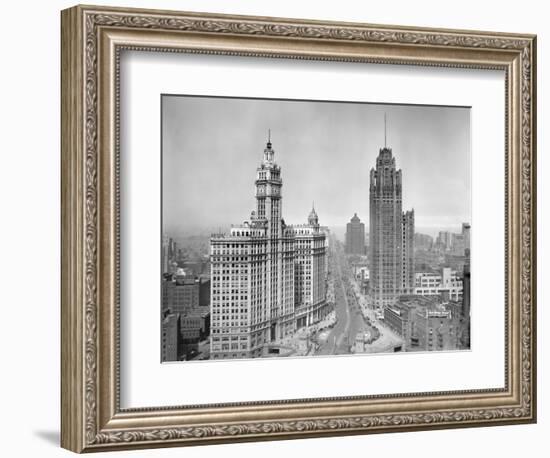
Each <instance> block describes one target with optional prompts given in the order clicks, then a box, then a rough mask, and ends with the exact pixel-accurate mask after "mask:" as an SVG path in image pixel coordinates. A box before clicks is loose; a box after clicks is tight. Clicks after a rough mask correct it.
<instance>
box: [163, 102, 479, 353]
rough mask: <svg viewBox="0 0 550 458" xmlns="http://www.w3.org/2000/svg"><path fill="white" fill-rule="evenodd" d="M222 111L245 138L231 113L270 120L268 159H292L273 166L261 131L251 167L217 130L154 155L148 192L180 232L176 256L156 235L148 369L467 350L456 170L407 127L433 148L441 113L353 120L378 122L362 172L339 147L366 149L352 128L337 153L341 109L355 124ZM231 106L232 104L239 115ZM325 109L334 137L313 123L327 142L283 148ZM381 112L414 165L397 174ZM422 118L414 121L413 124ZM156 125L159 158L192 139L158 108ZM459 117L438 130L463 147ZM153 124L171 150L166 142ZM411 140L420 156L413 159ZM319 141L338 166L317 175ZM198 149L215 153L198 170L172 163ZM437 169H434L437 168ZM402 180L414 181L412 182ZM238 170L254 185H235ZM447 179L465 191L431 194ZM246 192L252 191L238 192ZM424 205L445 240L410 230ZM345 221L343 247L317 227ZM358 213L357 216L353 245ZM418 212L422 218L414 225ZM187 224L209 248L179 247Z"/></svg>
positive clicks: (465, 130)
mask: <svg viewBox="0 0 550 458" xmlns="http://www.w3.org/2000/svg"><path fill="white" fill-rule="evenodd" d="M193 100H194V101H196V100H197V99H193ZM228 100H229V102H231V103H229V105H227V104H225V105H223V108H224V109H227V107H228V106H231V107H232V108H233V109H234V110H235V111H234V113H233V118H234V119H237V120H238V121H239V122H240V123H241V124H247V122H244V120H245V119H246V116H245V115H244V114H243V112H244V111H246V109H249V110H248V112H249V114H250V113H253V112H254V109H258V108H259V107H261V108H262V111H261V112H262V113H264V112H266V111H267V112H271V110H272V109H274V111H276V112H277V113H278V116H279V118H284V120H285V121H284V122H285V123H287V124H288V128H289V129H290V131H289V133H288V138H287V137H282V138H281V144H283V145H286V147H287V148H288V149H290V151H291V152H292V151H293V149H292V148H293V146H294V147H295V149H294V151H295V153H296V154H294V155H290V154H288V152H287V154H286V155H281V156H282V157H280V155H279V154H278V153H276V152H277V151H279V149H278V148H279V147H278V143H277V142H276V141H275V140H274V139H273V138H272V135H271V128H270V127H271V125H270V126H269V128H268V129H267V135H266V138H265V140H264V141H265V143H263V145H265V146H264V147H263V153H262V155H261V160H260V161H258V160H257V156H258V154H246V151H243V150H242V149H243V148H244V146H243V145H246V143H247V142H248V141H249V140H250V139H249V136H248V129H247V128H246V127H245V126H244V125H243V126H242V128H241V130H239V129H238V128H237V127H234V128H233V130H231V129H230V128H229V126H228V125H224V126H223V127H224V128H223V129H222V131H220V132H217V133H212V131H211V125H210V124H208V123H207V121H206V120H205V119H203V118H202V117H201V116H200V115H198V116H197V118H198V119H199V120H200V123H202V127H203V129H199V130H198V131H197V132H198V134H197V136H196V138H195V139H192V138H191V139H187V146H185V145H183V146H182V145H180V146H179V147H178V148H175V147H174V146H175V144H174V145H171V146H169V147H168V150H170V152H169V153H168V154H166V155H165V152H166V150H165V149H164V148H163V150H162V154H163V177H164V178H166V179H167V182H168V183H166V181H165V182H163V211H164V212H165V214H166V216H167V219H168V221H180V222H181V223H182V224H181V225H182V226H183V227H187V230H188V231H189V235H188V237H187V238H185V237H184V240H183V243H182V244H181V246H180V245H179V244H178V242H177V241H176V240H175V239H173V238H172V237H170V236H168V235H167V232H169V230H170V229H169V227H166V226H169V224H167V223H166V220H163V234H164V235H163V240H162V250H161V261H162V262H161V264H162V276H161V283H162V288H161V291H162V299H161V302H162V307H161V327H162V333H161V336H162V337H161V361H184V360H205V359H211V360H217V359H243V358H244V359H250V358H272V357H292V356H319V355H341V354H354V353H380V352H401V351H444V350H459V349H468V348H469V346H470V343H469V341H470V331H469V329H470V316H469V314H470V302H469V301H470V297H469V291H470V286H469V262H470V237H471V232H470V230H471V222H470V219H471V218H470V215H469V212H470V200H469V199H470V191H469V172H470V170H469V165H470V164H469V160H470V156H469V154H467V155H462V156H461V155H460V154H459V153H455V154H451V156H450V157H452V159H453V160H449V158H448V157H445V154H441V150H442V149H441V148H438V149H434V148H433V142H429V141H428V142H426V141H425V135H427V133H426V132H424V131H423V130H422V128H418V125H419V123H418V122H415V121H416V120H417V118H421V119H422V120H423V121H424V122H426V119H427V120H428V121H427V122H428V123H431V132H432V137H434V136H435V137H437V136H438V135H436V134H433V133H434V132H435V133H438V134H440V133H441V132H440V128H441V126H440V125H438V123H436V122H434V120H433V119H432V118H433V115H434V110H436V111H439V110H441V107H438V108H437V109H436V108H434V107H402V106H401V107H396V106H392V107H387V106H367V108H369V115H373V116H374V112H375V111H377V110H378V111H382V109H383V114H382V119H383V124H382V139H380V141H379V144H378V145H377V147H376V148H375V151H377V154H376V155H375V157H374V159H373V160H372V162H371V163H370V164H368V167H364V168H363V165H367V164H363V163H362V161H363V159H364V157H365V156H367V157H371V156H372V154H371V153H370V152H369V153H367V152H365V151H363V152H361V151H359V150H357V151H355V153H354V154H355V156H354V154H348V153H349V152H350V151H349V149H348V148H352V149H353V148H354V147H355V146H356V145H357V144H361V145H362V146H364V147H365V143H366V142H368V141H369V140H367V139H365V135H364V133H365V132H364V130H360V131H357V130H356V126H355V127H354V128H352V129H351V130H350V132H349V133H348V135H349V138H347V137H346V139H347V140H346V141H345V142H344V143H343V144H341V143H339V142H340V141H342V140H343V138H342V135H343V132H345V131H346V129H343V128H342V126H345V127H346V128H349V126H348V124H349V122H352V121H353V122H356V123H357V122H360V121H361V120H360V119H359V120H358V119H356V118H348V116H349V109H350V107H352V108H355V109H357V106H358V104H352V105H350V104H330V105H327V104H326V103H314V102H308V103H307V104H306V102H300V103H298V102H288V101H277V104H278V105H277V104H276V105H273V101H265V100H261V101H259V100H255V99H252V100H234V99H224V100H223V101H224V102H227V101H228ZM200 101H201V102H205V103H204V104H202V103H200V104H199V105H200V106H201V107H202V108H203V109H204V108H205V107H206V108H208V109H210V110H212V111H211V113H210V117H209V121H211V122H212V119H213V118H215V122H214V123H213V125H218V124H220V118H223V117H224V116H223V115H220V112H219V111H216V110H214V107H213V106H212V105H211V102H212V99H204V98H200ZM219 101H220V100H218V99H216V102H219ZM234 102H239V103H241V102H242V106H241V107H240V108H242V110H241V111H238V110H237V108H238V107H237V106H236V105H235V103H234ZM260 102H261V103H260ZM267 102H269V103H267ZM266 103H267V104H266ZM258 104H259V105H258ZM312 107H313V108H312ZM319 107H321V108H319ZM327 107H329V108H331V110H333V111H331V112H330V114H331V116H332V117H333V119H332V121H334V124H335V125H336V127H334V126H329V125H326V126H325V125H324V124H323V122H318V123H317V127H319V126H321V127H326V129H327V132H323V133H319V132H318V133H317V134H318V135H322V134H324V137H323V138H321V139H319V138H317V137H315V136H313V137H312V136H311V133H309V135H308V137H309V140H308V141H307V142H306V139H304V142H303V144H302V148H301V149H300V148H298V147H296V145H294V143H293V142H292V141H291V140H292V139H294V140H296V138H297V137H296V132H301V131H302V129H303V128H305V127H308V126H310V124H311V117H312V116H317V118H318V117H319V115H320V114H321V115H322V114H323V111H324V109H326V108H327ZM187 108H189V107H187ZM217 108H220V106H218V107H217ZM251 108H252V109H251ZM306 108H307V109H306ZM361 108H362V109H364V108H365V106H364V105H361ZM411 109H412V112H411ZM444 109H445V110H448V107H444ZM243 110H244V111H243ZM288 110H290V112H289V111H288ZM296 110H297V112H299V113H300V114H301V115H302V116H303V120H302V125H301V126H300V125H298V124H296V123H298V120H297V119H295V116H296V113H297V112H296ZM390 110H393V116H395V117H396V118H398V119H399V117H400V116H403V117H405V118H407V119H408V123H407V127H404V126H401V128H400V129H399V135H395V137H397V138H399V139H401V140H400V141H401V142H405V140H407V141H406V144H407V145H408V147H409V148H412V150H411V151H412V152H413V153H414V154H415V157H416V161H409V162H408V169H407V168H405V165H404V163H405V164H407V160H405V161H402V160H401V158H402V155H401V152H400V151H398V150H397V151H396V150H395V149H394V147H392V146H391V145H392V143H391V142H390V141H389V139H388V137H389V135H388V134H389V128H388V123H387V118H388V111H390ZM417 110H420V111H421V113H420V112H416V111H417ZM426 110H427V113H428V115H422V113H424V114H425V112H426ZM461 110H462V109H461ZM168 111H169V110H168ZM352 111H353V110H352ZM453 113H454V112H453ZM363 114H365V113H363ZM437 114H438V115H439V118H441V117H445V116H443V115H442V113H437ZM463 114H464V113H462V115H463ZM164 115H166V116H167V119H166V120H165V122H163V146H164V145H166V144H167V142H168V143H170V141H172V142H174V141H176V140H177V138H178V135H182V130H183V131H187V130H189V129H190V126H192V125H193V122H192V120H191V118H189V117H187V118H186V120H187V121H188V122H185V123H184V124H183V125H184V126H185V129H179V128H178V127H181V126H182V124H181V123H182V121H185V119H184V120H182V119H178V120H177V121H175V120H174V116H173V113H172V114H170V113H169V112H168V113H166V112H165V110H164V108H163V116H164ZM468 116H469V113H468ZM268 117H269V116H268ZM460 117H461V116H459V118H460ZM175 118H177V116H176V117H175ZM264 118H266V117H265V116H264ZM462 118H463V119H462V121H463V123H462V124H461V123H460V122H458V123H455V124H454V125H453V129H454V130H455V131H459V132H461V134H460V137H461V138H463V139H464V138H467V137H469V126H468V125H465V124H464V116H462ZM255 119H256V120H257V118H255ZM226 121H227V122H229V119H227V120H226ZM248 122H250V120H248ZM446 122H450V119H449V118H447V119H446ZM166 124H169V125H170V126H171V127H168V128H167V130H168V131H169V132H172V133H173V135H167V134H166V131H165V129H166ZM222 124H223V123H222ZM397 124H399V123H397ZM420 124H421V123H420ZM174 132H175V134H174ZM236 132H240V135H235V133H236ZM256 134H257V132H256ZM229 136H231V138H228V137H229ZM256 136H257V135H253V137H256ZM374 136H375V135H374V134H373V137H374ZM211 137H215V138H216V141H211ZM168 138H170V139H171V140H170V141H168V140H167V139H168ZM203 138H207V139H208V140H207V141H205V142H203V141H202V139H203ZM452 138H453V137H452V136H451V139H452ZM289 139H290V140H289ZM403 139H405V140H403ZM419 139H420V140H422V141H423V142H421V143H422V144H424V147H423V148H418V145H417V143H418V141H419ZM432 140H433V138H432ZM260 141H261V140H259V141H258V143H259V144H258V145H256V148H257V149H260V145H261V144H262V143H260ZM327 142H328V143H331V142H332V143H334V142H336V143H334V144H333V145H332V148H336V149H335V151H338V153H339V154H338V155H337V156H336V155H335V153H333V154H332V158H331V161H330V162H331V164H333V166H332V167H330V169H329V168H328V159H329V158H330V156H331V155H330V154H329V153H328V152H327V150H325V149H324V147H325V146H326V143H327ZM396 143H397V144H400V142H399V141H397V142H396ZM447 143H450V144H452V143H453V142H452V141H449V142H447ZM459 143H460V142H459ZM209 144H212V145H214V144H215V145H217V146H212V148H213V149H212V150H210V149H207V151H203V154H202V155H199V156H196V155H195V156H193V154H191V153H190V154H189V155H188V156H187V157H185V161H183V162H182V161H181V158H182V156H183V154H182V153H183V151H195V152H196V151H201V148H204V147H205V145H206V146H208V145H209ZM220 145H221V146H223V148H221V151H222V152H223V154H220V153H219V152H220V147H221V146H220ZM311 145H314V146H315V148H313V149H311V148H312V147H311ZM351 145H354V146H351ZM411 145H412V146H411ZM415 145H416V146H415ZM429 145H431V146H429ZM463 146H464V145H462V147H463ZM415 147H416V148H417V149H416V150H415V149H414V148H415ZM186 148H187V149H186ZM308 148H309V149H308ZM453 148H457V145H456V144H454V145H453V146H449V144H445V145H444V147H443V150H444V151H447V152H448V151H452V150H453ZM405 150H406V147H405ZM235 151H237V152H235ZM241 151H242V154H241ZM394 151H395V153H394ZM209 152H211V154H208V153H209ZM405 157H406V154H405ZM244 158H248V160H249V161H250V164H249V163H247V162H244ZM352 158H355V161H356V162H353V161H352ZM442 158H444V159H445V162H444V163H443V164H438V163H437V161H438V160H442ZM415 162H416V164H415ZM253 164H254V165H255V167H252V165H253ZM465 164H466V166H465ZM415 165H418V167H417V169H416V170H417V172H416V173H417V175H416V176H412V177H411V176H409V174H410V171H411V170H415V169H414V166H415ZM455 165H456V166H455ZM253 168H254V169H255V172H254V175H253V177H254V178H253V177H252V176H251V177H250V178H248V179H245V176H246V175H248V174H249V173H250V172H251V170H252V169H253ZM189 170H192V171H193V173H192V174H190V173H188V172H189ZM249 170H250V172H249ZM457 171H462V172H461V173H463V174H464V175H465V176H466V178H465V179H464V180H462V181H460V185H459V186H455V190H454V193H452V192H451V193H450V194H449V193H448V189H441V187H442V186H440V181H441V179H446V180H447V181H446V182H445V183H446V185H447V186H448V187H450V188H451V189H453V185H456V181H453V180H451V179H449V176H451V175H452V176H454V178H455V179H458V178H459V175H460V173H459V172H457ZM250 175H252V173H250ZM176 177H177V179H175V178H176ZM248 181H250V182H252V183H253V188H252V187H249V186H248V185H246V184H245V183H246V182H248ZM175 184H177V186H175ZM193 187H194V188H195V189H194V191H192V189H193ZM436 188H437V192H435V191H436ZM364 189H367V190H368V192H364ZM411 189H412V194H413V196H412V197H410V194H411ZM415 190H416V191H415ZM426 190H430V191H431V192H427V191H426ZM244 191H246V195H244ZM415 192H416V194H415ZM419 192H420V194H418V193H419ZM426 196H430V198H427V197H426ZM434 196H435V197H434ZM426 200H427V201H428V202H427V203H426ZM304 201H310V202H311V204H310V205H311V206H309V205H308V207H309V211H307V212H306V211H304V210H303V209H302V208H300V207H301V206H304V207H305V202H304ZM296 202H298V204H297V203H296ZM350 202H351V204H350ZM250 203H251V204H252V205H250ZM308 204H309V202H308ZM438 205H441V206H442V208H443V209H444V210H445V211H444V213H442V214H440V215H439V216H438V217H437V218H438V220H439V221H441V220H442V219H446V221H447V223H448V222H449V221H451V220H453V226H454V227H453V230H452V231H445V230H444V227H441V223H438V227H437V228H436V229H437V230H436V231H435V232H438V235H437V237H433V236H429V235H425V234H422V233H420V234H419V233H417V232H416V231H415V226H416V224H415V223H416V221H417V220H420V221H422V220H424V221H425V222H426V221H428V222H429V221H430V218H432V217H433V215H434V214H437V213H438V211H441V210H438ZM331 206H333V207H334V208H333V209H332V211H331V212H328V213H327V212H325V213H323V210H322V209H323V208H330V207H331ZM350 208H351V209H353V210H354V211H353V216H352V217H351V218H350V219H349V222H347V224H346V235H345V243H342V242H340V241H338V240H337V237H335V235H334V234H333V233H332V232H331V229H330V227H329V226H330V224H331V221H332V222H333V223H334V222H335V221H338V222H339V223H340V218H341V217H349V214H348V215H343V214H342V213H343V212H344V211H345V212H348V210H350ZM357 208H360V209H363V210H367V211H368V212H367V213H366V214H368V215H369V217H368V219H367V218H365V219H366V221H367V223H368V227H369V229H368V232H367V230H366V224H365V223H364V222H362V221H361V219H360V218H359V216H358V214H357V213H360V212H361V210H359V212H358V211H356V209H357ZM457 208H460V209H461V211H457ZM423 211H427V212H428V217H427V218H425V216H424V213H423ZM166 212H167V213H166ZM182 212H183V213H182ZM306 214H307V216H306ZM341 214H342V215H341ZM289 215H290V216H289ZM192 221H198V222H200V224H195V227H202V228H203V230H204V229H205V228H206V227H208V225H210V227H211V228H212V224H213V223H217V226H218V228H217V229H213V230H211V234H210V235H209V236H205V235H204V234H203V235H201V236H199V237H194V236H191V234H192V230H191V228H192V227H193V224H192ZM346 221H347V218H346ZM457 226H458V227H460V232H457V230H456V229H457V228H458V227H457ZM442 229H443V230H442ZM367 234H368V237H367ZM367 239H368V243H367ZM417 244H418V247H417V246H416V245H417ZM465 293H466V294H465Z"/></svg>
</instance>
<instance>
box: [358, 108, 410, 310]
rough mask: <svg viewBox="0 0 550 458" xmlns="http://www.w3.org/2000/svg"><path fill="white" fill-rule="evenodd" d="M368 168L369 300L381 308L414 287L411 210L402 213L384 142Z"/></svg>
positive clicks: (398, 175)
mask: <svg viewBox="0 0 550 458" xmlns="http://www.w3.org/2000/svg"><path fill="white" fill-rule="evenodd" d="M384 137H385V139H384V148H381V149H380V151H379V154H378V157H377V158H376V166H375V167H374V168H372V169H371V171H370V191H369V192H370V196H369V205H370V228H369V255H370V256H369V258H370V259H369V262H370V300H371V305H372V306H373V307H376V308H382V307H385V306H388V305H393V304H394V303H395V302H396V300H397V298H398V296H399V295H401V294H408V293H409V292H410V291H412V290H413V288H414V210H411V211H407V212H405V213H403V211H402V205H403V184H402V172H401V170H398V169H397V167H396V163H395V157H394V156H393V154H392V150H391V148H388V147H387V144H386V119H385V117H384Z"/></svg>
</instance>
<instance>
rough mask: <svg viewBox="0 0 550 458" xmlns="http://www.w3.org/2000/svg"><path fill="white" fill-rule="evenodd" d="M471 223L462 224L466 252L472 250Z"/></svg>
mask: <svg viewBox="0 0 550 458" xmlns="http://www.w3.org/2000/svg"><path fill="white" fill-rule="evenodd" d="M470 229H471V226H470V223H462V238H463V240H464V250H468V251H469V250H470Z"/></svg>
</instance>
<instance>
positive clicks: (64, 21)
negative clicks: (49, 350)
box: [61, 6, 536, 452]
mask: <svg viewBox="0 0 550 458" xmlns="http://www.w3.org/2000/svg"><path fill="white" fill-rule="evenodd" d="M61 42H62V46H61V57H62V58H61V83H62V96H61V119H62V122H61V124H62V131H61V138H62V141H61V156H62V167H61V175H62V183H61V195H62V252H61V258H62V275H61V276H62V289H61V293H62V294H61V295H62V301H61V323H62V325H61V344H62V345H61V378H62V381H61V393H62V400H61V411H62V415H61V445H62V446H63V447H65V448H67V449H69V450H73V451H75V452H91V451H101V450H116V449H130V448H147V447H159V446H162V447H165V446H178V445H196V444H208V443H220V442H237V441H251V440H275V439H292V438H300V437H314V436H330V435H345V434H366V433H379V432H391V431H411V430H424V429H430V428H456V427H468V426H487V425H502V424H511V423H514V424H515V423H531V422H535V421H536V321H535V319H536V232H535V230H536V181H535V180H536V162H535V153H536V149H535V148H536V144H535V143H536V142H535V139H536V123H535V122H536V120H535V113H536V105H535V103H536V80H535V78H536V67H535V63H536V37H535V36H534V35H525V34H505V33H493V32H474V31H463V30H439V29H422V28H415V27H396V26H380V25H368V24H355V23H333V22H321V21H309V20H307V21H306V20H297V19H280V18H266V17H251V16H227V15H214V14H203V13H182V12H172V11H156V10H139V9H122V8H110V7H95V6H75V7H73V8H70V9H67V10H64V11H62V13H61ZM124 49H134V50H143V51H155V52H186V53H200V54H224V55H245V56H257V57H278V58H289V59H312V60H327V61H345V62H358V63H360V62H371V63H372V62H374V63H386V64H411V65H422V66H443V67H461V68H476V69H500V70H503V71H504V72H505V74H506V90H505V94H503V96H504V97H505V100H506V118H505V119H503V122H505V125H506V138H505V145H506V151H505V154H506V170H505V174H506V177H505V178H506V188H505V190H504V198H505V201H506V221H505V222H504V230H505V233H506V236H505V240H506V243H505V247H503V249H505V255H506V272H505V278H506V303H505V307H506V329H505V336H506V338H505V348H506V352H505V354H506V358H505V359H506V361H505V367H504V368H503V370H504V371H505V379H506V386H505V387H504V388H503V389H492V390H470V391H459V392H437V393H412V394H410V393H409V394H395V395H389V396H356V397H345V398H322V399H298V400H293V401H265V402H256V403H242V404H223V405H205V406H181V407H180V406H170V407H159V408H148V409H121V408H120V405H119V370H118V361H119V355H118V225H119V224H118V223H119V220H118V208H119V201H118V193H119V189H118V177H119V174H118V150H119V140H118V121H119V106H118V94H119V92H118V91H119V76H118V71H119V58H120V52H121V51H122V50H124Z"/></svg>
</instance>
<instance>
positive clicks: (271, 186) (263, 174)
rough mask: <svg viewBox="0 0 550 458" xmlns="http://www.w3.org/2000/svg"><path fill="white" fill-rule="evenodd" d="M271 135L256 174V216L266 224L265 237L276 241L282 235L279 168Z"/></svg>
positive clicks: (281, 182)
mask: <svg viewBox="0 0 550 458" xmlns="http://www.w3.org/2000/svg"><path fill="white" fill-rule="evenodd" d="M274 155H275V150H274V149H273V145H272V144H271V134H270V135H269V138H268V141H267V145H266V147H265V149H264V158H263V161H262V163H261V164H260V166H259V167H258V169H257V172H256V215H257V217H258V219H259V220H264V221H265V222H266V223H267V229H268V230H267V235H268V237H269V238H271V239H278V238H280V237H281V235H282V222H281V219H282V217H281V214H282V208H281V207H282V193H281V188H282V187H283V180H282V179H281V168H280V167H279V166H278V165H277V164H276V163H275V160H274Z"/></svg>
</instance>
